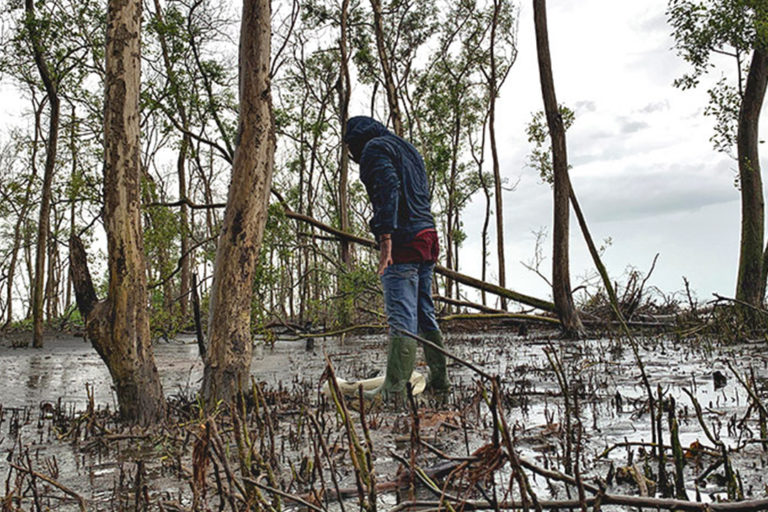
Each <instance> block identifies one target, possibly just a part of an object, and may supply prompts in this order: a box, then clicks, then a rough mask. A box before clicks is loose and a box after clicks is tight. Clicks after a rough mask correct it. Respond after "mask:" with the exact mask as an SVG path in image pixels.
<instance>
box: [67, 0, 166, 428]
mask: <svg viewBox="0 0 768 512" xmlns="http://www.w3.org/2000/svg"><path fill="white" fill-rule="evenodd" d="M140 30H141V2H140V0H110V1H109V3H108V7H107V51H106V99H105V102H106V105H105V109H104V113H105V114H104V157H105V167H104V221H105V222H104V225H105V230H106V233H107V252H108V260H107V265H108V269H109V295H108V297H107V299H106V300H104V301H101V302H96V294H95V292H94V291H93V285H92V284H91V279H90V275H89V273H88V268H87V263H86V260H85V251H84V249H83V247H82V244H80V243H79V240H77V239H76V238H74V237H73V238H72V239H70V260H71V261H70V269H71V272H72V280H73V283H74V285H75V295H76V298H77V305H78V308H79V309H80V313H81V315H82V316H83V318H84V319H85V322H86V329H87V332H88V337H89V338H90V340H91V342H92V343H93V346H94V348H95V349H96V351H97V352H98V353H99V355H100V356H101V358H102V359H103V360H104V362H105V363H106V365H107V367H108V368H109V372H110V374H111V375H112V380H113V382H114V386H115V392H116V394H117V401H118V405H119V407H120V414H121V416H122V417H123V419H124V420H126V421H130V422H131V423H137V424H141V425H148V424H151V423H154V422H157V421H159V420H160V419H162V418H163V416H164V414H165V400H164V397H163V391H162V386H161V384H160V377H159V375H158V373H157V367H156V366H155V358H154V354H153V353H152V345H151V339H150V332H149V312H148V309H147V276H146V261H145V256H144V247H143V240H142V229H141V195H140V191H141V166H140V162H141V152H140V150H141V147H140V141H139V119H140V118H139V86H140V70H141V60H140V41H139V39H140V37H139V36H140Z"/></svg>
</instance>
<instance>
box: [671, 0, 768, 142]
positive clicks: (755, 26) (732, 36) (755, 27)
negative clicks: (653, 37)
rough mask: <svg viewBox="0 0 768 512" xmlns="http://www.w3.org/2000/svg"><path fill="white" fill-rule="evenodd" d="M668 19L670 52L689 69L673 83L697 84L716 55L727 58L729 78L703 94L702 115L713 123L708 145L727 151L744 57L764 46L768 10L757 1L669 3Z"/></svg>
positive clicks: (679, 0)
mask: <svg viewBox="0 0 768 512" xmlns="http://www.w3.org/2000/svg"><path fill="white" fill-rule="evenodd" d="M667 18H668V20H669V23H670V25H671V26H672V36H673V38H674V40H675V46H674V48H675V50H676V51H677V53H678V55H680V56H681V57H682V58H683V59H684V60H685V61H686V62H688V63H689V64H690V65H691V70H690V71H689V72H688V73H685V74H684V75H683V76H682V77H680V78H678V79H677V80H675V82H674V85H675V86H676V87H679V88H681V89H683V90H686V89H691V88H694V87H697V86H699V84H700V83H701V79H702V78H703V77H704V76H705V75H708V74H710V73H712V72H713V70H715V69H717V66H716V61H715V60H714V59H715V58H716V57H722V56H726V57H732V58H733V64H734V68H735V69H734V71H735V74H736V76H737V78H736V79H735V80H734V79H732V78H728V77H726V76H721V78H720V79H719V80H718V81H717V82H716V83H715V85H713V86H712V87H711V88H709V89H708V90H707V92H708V94H709V105H708V106H707V108H706V110H705V112H704V113H705V115H707V116H710V117H713V118H714V120H715V127H714V131H715V133H714V135H713V136H712V137H711V138H710V141H711V142H712V144H713V147H714V148H715V149H716V150H717V151H720V152H723V153H731V152H732V150H733V147H734V145H735V143H736V124H737V122H738V115H739V108H740V105H741V100H742V97H743V94H744V82H745V80H746V76H747V73H748V69H749V54H750V53H751V51H752V50H753V49H754V48H756V47H757V46H758V45H760V46H762V47H765V46H766V44H767V43H768V36H767V35H768V30H767V27H768V6H766V2H764V1H762V0H670V2H669V5H668V9H667Z"/></svg>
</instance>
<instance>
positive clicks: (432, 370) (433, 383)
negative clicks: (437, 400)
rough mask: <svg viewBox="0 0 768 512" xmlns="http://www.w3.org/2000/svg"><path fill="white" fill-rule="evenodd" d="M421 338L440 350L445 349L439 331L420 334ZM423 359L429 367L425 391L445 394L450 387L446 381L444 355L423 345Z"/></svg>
mask: <svg viewBox="0 0 768 512" xmlns="http://www.w3.org/2000/svg"><path fill="white" fill-rule="evenodd" d="M421 337H422V338H424V339H425V340H429V341H431V342H432V343H434V344H435V345H437V346H438V347H440V348H445V345H444V344H443V335H442V333H440V331H439V330H436V331H429V332H424V333H421ZM423 347H424V359H426V361H427V365H429V379H428V380H427V389H429V390H432V391H439V392H445V391H448V389H449V388H450V387H451V383H450V382H449V381H448V375H447V371H446V368H445V355H444V354H443V353H441V352H439V351H437V350H435V349H434V348H432V347H429V346H427V345H423Z"/></svg>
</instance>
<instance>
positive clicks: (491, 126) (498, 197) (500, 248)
mask: <svg viewBox="0 0 768 512" xmlns="http://www.w3.org/2000/svg"><path fill="white" fill-rule="evenodd" d="M500 10H501V0H494V2H493V21H492V25H491V45H490V53H491V55H490V57H491V72H490V77H489V82H490V83H489V85H490V87H489V88H488V89H489V91H488V92H489V95H490V98H489V101H490V106H489V112H488V135H489V138H490V143H491V158H492V160H493V191H494V199H495V201H496V256H497V259H498V263H499V286H500V287H502V288H506V286H507V277H506V275H507V272H506V266H507V265H506V261H505V258H504V204H503V200H502V192H503V191H502V188H501V170H500V168H499V153H498V150H497V148H496V89H497V85H496V82H497V77H496V74H497V73H496V52H495V51H494V49H495V46H496V26H497V25H498V20H499V11H500ZM483 250H485V249H483ZM501 309H503V310H506V309H507V299H506V298H505V297H501Z"/></svg>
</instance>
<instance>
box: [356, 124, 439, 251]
mask: <svg viewBox="0 0 768 512" xmlns="http://www.w3.org/2000/svg"><path fill="white" fill-rule="evenodd" d="M344 142H346V143H347V147H348V148H349V151H350V153H351V155H352V160H354V161H355V162H357V163H358V164H360V181H362V182H363V185H365V190H366V192H368V198H369V199H370V201H371V204H372V205H373V218H372V219H371V221H370V222H369V225H370V228H371V231H372V232H373V234H374V235H375V236H376V239H377V240H378V239H379V236H380V235H382V234H386V233H391V234H392V243H393V244H396V245H401V244H405V243H408V242H410V241H411V240H412V239H413V237H414V236H416V234H417V233H419V232H420V231H423V230H425V229H429V228H434V227H435V220H434V218H433V217H432V212H431V211H430V201H429V185H428V183H427V172H426V169H425V168H424V160H423V159H422V158H421V155H420V154H419V152H418V151H417V150H416V148H415V147H413V145H412V144H411V143H409V142H407V141H406V140H404V139H402V138H400V137H398V136H397V135H395V134H394V133H392V132H390V131H389V130H387V128H386V127H385V126H384V125H383V124H381V123H380V122H378V121H376V120H375V119H373V118H370V117H366V116H357V117H353V118H351V119H350V120H349V121H348V122H347V134H346V136H345V137H344Z"/></svg>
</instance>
